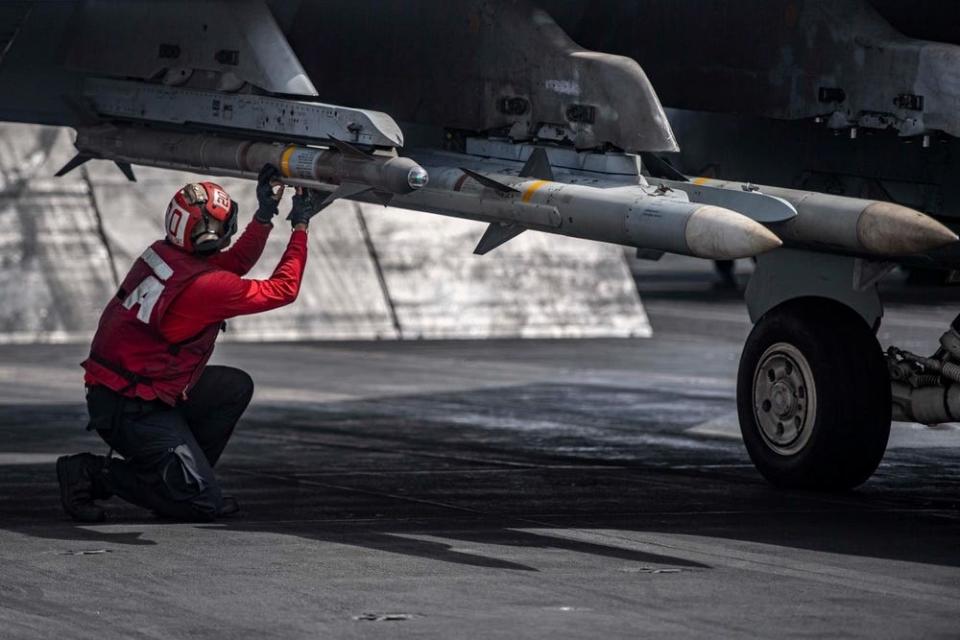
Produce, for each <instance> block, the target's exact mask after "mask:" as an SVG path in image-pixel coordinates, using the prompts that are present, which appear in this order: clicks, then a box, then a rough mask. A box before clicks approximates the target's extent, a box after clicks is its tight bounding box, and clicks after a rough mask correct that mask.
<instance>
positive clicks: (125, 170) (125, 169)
mask: <svg viewBox="0 0 960 640" xmlns="http://www.w3.org/2000/svg"><path fill="white" fill-rule="evenodd" d="M113 164H115V165H117V168H118V169H120V172H121V173H122V174H123V175H125V176H126V177H127V180H129V181H130V182H136V181H137V176H135V175H134V173H133V167H131V166H130V163H129V162H120V161H119V160H114V161H113Z"/></svg>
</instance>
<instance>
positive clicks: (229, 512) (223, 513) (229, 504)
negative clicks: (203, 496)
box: [217, 496, 240, 518]
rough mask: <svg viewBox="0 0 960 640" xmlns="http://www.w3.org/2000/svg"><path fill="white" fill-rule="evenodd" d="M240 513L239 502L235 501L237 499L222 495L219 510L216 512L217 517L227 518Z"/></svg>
mask: <svg viewBox="0 0 960 640" xmlns="http://www.w3.org/2000/svg"><path fill="white" fill-rule="evenodd" d="M238 513H240V503H239V502H237V499H236V498H234V497H233V496H223V504H222V506H221V507H220V512H219V513H217V517H218V518H229V517H230V516H235V515H237V514H238Z"/></svg>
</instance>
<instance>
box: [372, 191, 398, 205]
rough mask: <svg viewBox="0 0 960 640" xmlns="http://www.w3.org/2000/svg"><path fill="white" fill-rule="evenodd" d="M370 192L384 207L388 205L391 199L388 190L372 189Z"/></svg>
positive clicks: (391, 195) (391, 196)
mask: <svg viewBox="0 0 960 640" xmlns="http://www.w3.org/2000/svg"><path fill="white" fill-rule="evenodd" d="M371 194H372V195H373V197H374V198H376V199H377V200H379V201H380V202H381V203H382V204H383V206H385V207H386V206H389V205H390V201H391V200H393V194H392V193H390V192H389V191H377V190H373V191H372V192H371Z"/></svg>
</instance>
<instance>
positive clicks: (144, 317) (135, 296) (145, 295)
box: [123, 247, 173, 324]
mask: <svg viewBox="0 0 960 640" xmlns="http://www.w3.org/2000/svg"><path fill="white" fill-rule="evenodd" d="M140 259H141V260H143V261H144V262H146V263H147V265H148V266H149V267H150V269H151V270H152V271H153V272H154V273H155V274H156V275H157V277H159V278H160V280H166V279H167V278H169V277H170V276H172V275H173V269H171V268H170V265H168V264H167V263H166V261H165V260H164V259H163V258H161V257H160V256H159V255H157V252H156V251H154V250H153V249H151V248H150V247H147V250H146V251H144V252H143V255H141V256H140ZM160 280H157V278H154V277H153V276H147V277H146V278H144V279H143V282H141V283H140V284H138V285H137V288H136V289H134V290H133V292H132V293H131V294H130V295H128V296H127V299H126V300H124V301H123V307H124V308H125V309H130V308H132V307H133V305H135V304H139V305H140V308H139V309H138V310H137V320H140V321H141V322H145V323H147V324H150V314H151V313H153V305H155V304H157V300H159V299H160V294H161V293H163V283H162V282H160Z"/></svg>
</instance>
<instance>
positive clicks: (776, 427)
mask: <svg viewBox="0 0 960 640" xmlns="http://www.w3.org/2000/svg"><path fill="white" fill-rule="evenodd" d="M753 391H754V393H753V397H754V416H755V417H756V420H757V425H758V426H759V427H760V433H761V435H762V436H763V439H764V441H765V442H766V444H767V446H769V447H770V448H771V449H772V450H773V451H775V452H777V453H779V454H781V455H792V454H794V453H796V452H797V451H799V450H801V449H802V448H803V447H804V446H805V445H806V443H807V442H808V441H809V439H810V434H811V432H812V430H813V423H814V420H815V417H816V393H815V389H814V383H813V372H812V371H811V369H810V364H809V363H808V362H807V359H806V358H805V357H804V356H803V354H802V353H801V352H800V351H799V350H798V349H797V348H796V347H794V346H793V345H791V344H788V343H785V342H778V343H776V344H773V345H771V346H770V347H769V348H768V349H767V350H766V351H764V353H763V355H762V356H761V357H760V360H759V361H758V363H757V368H756V370H755V371H754V377H753Z"/></svg>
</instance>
